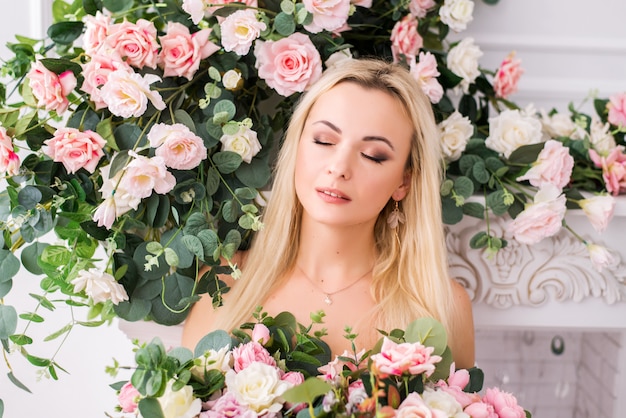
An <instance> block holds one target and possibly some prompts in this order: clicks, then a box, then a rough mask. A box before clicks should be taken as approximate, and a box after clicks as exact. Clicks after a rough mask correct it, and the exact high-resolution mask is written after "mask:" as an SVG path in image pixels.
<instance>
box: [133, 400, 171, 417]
mask: <svg viewBox="0 0 626 418" xmlns="http://www.w3.org/2000/svg"><path fill="white" fill-rule="evenodd" d="M137 408H138V409H139V412H140V413H141V416H143V417H150V418H165V415H163V409H161V404H160V403H159V401H158V400H157V399H155V398H142V399H141V400H140V401H139V404H137Z"/></svg>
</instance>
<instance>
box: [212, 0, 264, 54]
mask: <svg viewBox="0 0 626 418" xmlns="http://www.w3.org/2000/svg"><path fill="white" fill-rule="evenodd" d="M266 28H267V25H266V24H265V23H264V22H259V20H258V19H257V17H256V11H254V10H252V9H244V10H237V11H236V12H235V13H233V14H231V15H229V16H228V17H226V19H224V20H223V21H222V23H220V32H221V33H222V46H223V47H224V50H225V51H234V52H235V53H236V54H237V55H241V56H243V55H246V54H247V53H248V52H249V51H250V47H251V46H252V43H253V42H254V40H255V39H257V38H258V37H259V35H260V34H261V32H262V31H264V30H265V29H266Z"/></svg>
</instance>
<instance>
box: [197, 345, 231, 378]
mask: <svg viewBox="0 0 626 418" xmlns="http://www.w3.org/2000/svg"><path fill="white" fill-rule="evenodd" d="M231 360H232V355H231V352H230V347H228V346H226V347H222V348H220V349H219V350H217V351H215V350H209V351H206V352H205V353H204V354H203V355H202V356H200V357H198V358H197V359H196V360H195V361H196V365H195V366H193V368H192V369H191V373H192V374H193V375H194V376H195V377H197V378H198V379H200V380H202V381H204V372H205V371H209V370H219V371H221V372H224V373H225V372H227V371H229V370H231V366H230V363H231ZM198 363H200V364H198Z"/></svg>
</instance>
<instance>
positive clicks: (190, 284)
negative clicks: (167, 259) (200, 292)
mask: <svg viewBox="0 0 626 418" xmlns="http://www.w3.org/2000/svg"><path fill="white" fill-rule="evenodd" d="M194 284H195V280H194V279H192V278H191V277H187V276H184V275H182V274H180V273H179V272H175V273H173V274H170V275H169V276H167V277H165V278H164V279H163V287H162V289H161V293H162V294H161V295H160V296H159V297H157V298H155V299H153V300H152V310H151V312H150V314H151V315H152V319H153V320H154V322H156V323H158V324H162V325H177V324H179V323H181V322H182V321H183V320H184V319H185V317H186V316H187V310H188V309H189V307H190V306H188V304H187V303H185V301H184V300H187V298H188V297H189V296H191V295H193V288H194ZM161 298H163V300H161ZM164 303H165V304H164Z"/></svg>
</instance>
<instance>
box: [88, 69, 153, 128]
mask: <svg viewBox="0 0 626 418" xmlns="http://www.w3.org/2000/svg"><path fill="white" fill-rule="evenodd" d="M157 81H161V79H160V78H159V77H158V76H156V75H154V74H146V75H144V76H141V74H137V73H135V72H133V71H128V70H126V69H121V70H115V71H113V72H111V73H110V74H109V76H108V82H107V83H106V84H105V85H104V86H102V88H101V90H100V93H101V96H100V97H101V98H102V101H103V102H104V103H105V104H106V105H107V107H108V108H109V110H110V111H111V113H113V114H114V115H115V116H121V117H123V118H130V117H133V116H134V117H139V116H141V115H143V114H144V113H145V111H146V110H147V109H148V100H149V101H150V102H152V105H153V106H154V107H155V108H156V109H158V110H163V109H165V102H164V101H163V98H162V97H161V95H160V94H159V93H158V92H156V91H152V90H150V84H152V83H155V82H157Z"/></svg>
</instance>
